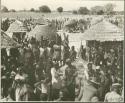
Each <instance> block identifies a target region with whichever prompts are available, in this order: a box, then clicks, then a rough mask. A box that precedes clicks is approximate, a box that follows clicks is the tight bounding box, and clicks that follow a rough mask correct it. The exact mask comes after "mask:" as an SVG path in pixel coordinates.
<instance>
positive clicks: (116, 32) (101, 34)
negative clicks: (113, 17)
mask: <svg viewBox="0 0 125 103" xmlns="http://www.w3.org/2000/svg"><path fill="white" fill-rule="evenodd" d="M81 39H82V40H99V41H122V40H124V33H123V31H122V30H121V29H120V28H118V27H117V26H115V25H113V24H111V23H110V22H108V21H105V20H102V21H100V22H99V23H97V24H95V25H93V26H91V28H89V29H88V30H87V31H86V32H85V34H84V35H83V37H82V38H81Z"/></svg>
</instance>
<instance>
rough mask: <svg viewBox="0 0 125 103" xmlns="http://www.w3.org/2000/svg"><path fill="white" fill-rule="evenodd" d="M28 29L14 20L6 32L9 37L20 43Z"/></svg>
mask: <svg viewBox="0 0 125 103" xmlns="http://www.w3.org/2000/svg"><path fill="white" fill-rule="evenodd" d="M27 30H28V28H27V27H26V26H25V25H24V24H23V23H22V22H20V21H18V20H16V21H15V22H13V23H12V24H10V27H9V28H8V30H7V32H6V33H7V34H8V35H9V36H10V37H11V38H14V39H16V40H17V41H20V40H22V39H24V37H25V35H26V32H27Z"/></svg>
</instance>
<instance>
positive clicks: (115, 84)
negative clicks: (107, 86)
mask: <svg viewBox="0 0 125 103" xmlns="http://www.w3.org/2000/svg"><path fill="white" fill-rule="evenodd" d="M120 86H121V84H119V83H114V84H112V87H114V88H117V87H120Z"/></svg>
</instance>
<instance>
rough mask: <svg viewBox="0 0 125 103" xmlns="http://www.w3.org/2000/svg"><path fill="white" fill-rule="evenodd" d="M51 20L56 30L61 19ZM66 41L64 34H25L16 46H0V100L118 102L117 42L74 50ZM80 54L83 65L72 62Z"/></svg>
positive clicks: (119, 49) (121, 93)
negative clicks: (60, 36)
mask: <svg viewBox="0 0 125 103" xmlns="http://www.w3.org/2000/svg"><path fill="white" fill-rule="evenodd" d="M56 24H57V25H58V26H57V28H58V30H59V29H62V26H61V25H59V24H62V25H63V24H64V23H60V22H58V21H56ZM68 43H69V41H68V38H67V37H66V36H65V37H64V40H63V41H62V40H61V39H59V40H57V41H52V40H48V39H47V38H42V37H41V41H37V40H36V39H35V38H30V39H29V38H25V39H24V40H21V47H18V48H17V47H16V48H3V49H1V65H2V66H1V88H2V90H1V91H2V94H1V95H2V98H1V99H2V101H82V102H99V101H104V102H123V101H124V85H123V79H124V78H123V45H122V43H118V45H117V43H116V44H115V42H113V43H112V44H111V46H109V44H110V42H109V43H107V45H103V44H101V43H99V44H98V45H93V44H94V43H92V44H91V45H88V46H86V47H84V46H83V45H81V47H80V50H79V52H76V50H75V47H74V46H72V47H71V48H70V47H69V45H68ZM104 44H106V43H104ZM113 44H114V46H113ZM79 58H81V59H82V60H83V63H82V64H80V66H76V65H74V64H73V63H74V62H75V61H76V59H79ZM84 61H87V66H86V67H85V64H84ZM79 68H81V69H83V71H84V73H83V74H82V77H79V76H78V75H79V74H78V69H79Z"/></svg>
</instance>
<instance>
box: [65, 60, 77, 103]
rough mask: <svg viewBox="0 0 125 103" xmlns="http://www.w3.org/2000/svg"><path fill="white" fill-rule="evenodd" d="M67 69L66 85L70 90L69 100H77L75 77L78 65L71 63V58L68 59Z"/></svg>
mask: <svg viewBox="0 0 125 103" xmlns="http://www.w3.org/2000/svg"><path fill="white" fill-rule="evenodd" d="M66 65H67V66H66V69H65V81H66V87H67V89H68V92H69V94H70V95H69V96H68V97H67V98H68V101H74V100H75V77H76V76H77V72H76V67H75V66H73V65H72V64H71V60H70V59H67V60H66Z"/></svg>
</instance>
